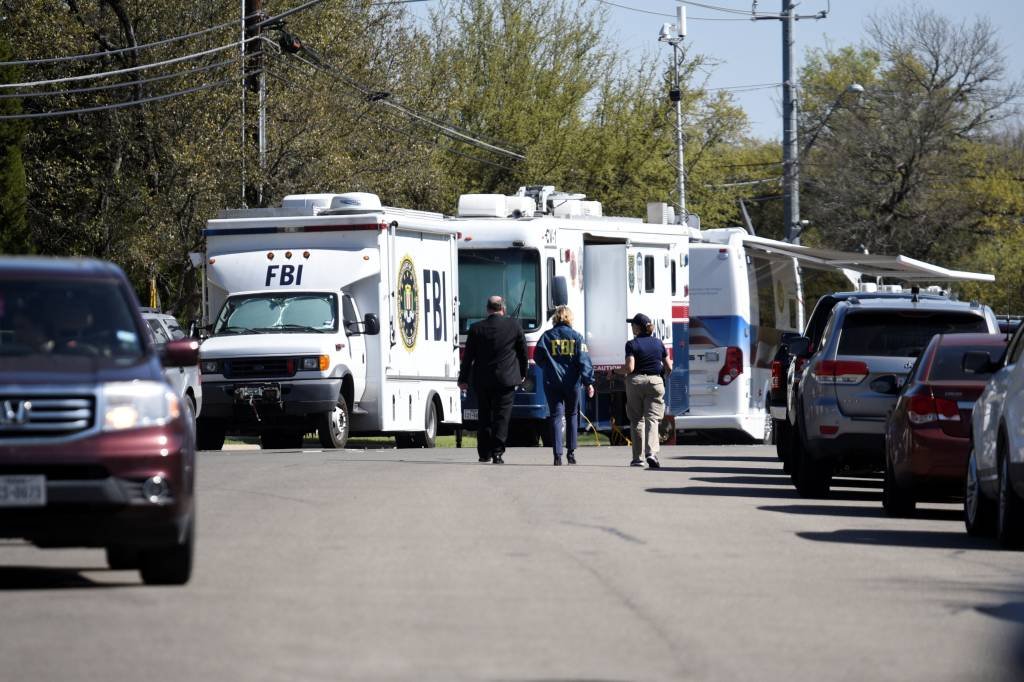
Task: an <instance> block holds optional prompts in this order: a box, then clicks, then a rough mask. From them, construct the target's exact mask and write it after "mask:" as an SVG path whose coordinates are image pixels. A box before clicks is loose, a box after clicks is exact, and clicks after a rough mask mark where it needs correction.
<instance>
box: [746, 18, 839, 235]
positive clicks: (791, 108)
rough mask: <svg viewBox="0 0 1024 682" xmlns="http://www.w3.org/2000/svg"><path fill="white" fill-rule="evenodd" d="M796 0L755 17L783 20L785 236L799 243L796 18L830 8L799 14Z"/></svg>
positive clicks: (783, 190) (783, 212) (783, 217)
mask: <svg viewBox="0 0 1024 682" xmlns="http://www.w3.org/2000/svg"><path fill="white" fill-rule="evenodd" d="M755 4H756V3H755ZM797 4H798V2H797V0H782V12H781V13H780V14H779V15H778V16H774V15H768V16H758V15H756V14H755V15H754V17H753V18H754V19H755V20H767V19H771V20H775V21H781V22H782V195H783V199H782V222H783V228H784V234H785V240H786V241H787V242H790V243H793V244H799V243H800V230H801V229H802V225H801V223H800V146H799V143H798V141H797V95H796V77H795V76H794V75H793V46H794V45H795V44H796V38H795V36H794V30H793V29H794V22H796V21H797V20H798V19H825V18H827V17H828V10H821V11H820V12H818V13H817V14H809V15H798V14H797V13H796V6H797Z"/></svg>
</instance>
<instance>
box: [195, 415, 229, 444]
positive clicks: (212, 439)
mask: <svg viewBox="0 0 1024 682" xmlns="http://www.w3.org/2000/svg"><path fill="white" fill-rule="evenodd" d="M224 432H225V427H224V423H223V422H220V421H215V420H212V419H200V420H198V421H197V422H196V449H197V450H220V449H221V448H223V447H224Z"/></svg>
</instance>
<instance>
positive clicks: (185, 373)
mask: <svg viewBox="0 0 1024 682" xmlns="http://www.w3.org/2000/svg"><path fill="white" fill-rule="evenodd" d="M140 311H141V312H142V319H143V320H145V321H146V324H147V325H148V326H149V330H148V331H149V333H150V340H151V341H152V342H153V345H155V346H156V347H157V349H163V347H164V344H166V343H167V342H168V341H178V340H180V339H185V338H188V334H186V333H185V332H184V331H183V330H182V328H181V325H179V324H178V321H177V320H176V319H174V316H173V315H168V314H167V313H161V312H159V311H157V310H154V309H153V308H141V309H140ZM164 376H165V377H166V378H167V383H169V384H170V385H171V387H172V388H173V389H174V392H175V393H176V394H177V395H178V397H179V398H181V400H182V403H183V404H184V405H185V409H190V410H192V422H191V423H193V424H194V423H195V420H196V417H198V416H199V411H200V410H201V409H202V408H203V387H202V384H201V383H200V381H199V367H198V366H197V365H191V366H189V367H165V368H164Z"/></svg>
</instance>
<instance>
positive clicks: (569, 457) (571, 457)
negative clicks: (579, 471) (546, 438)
mask: <svg viewBox="0 0 1024 682" xmlns="http://www.w3.org/2000/svg"><path fill="white" fill-rule="evenodd" d="M565 458H566V460H568V462H569V464H575V463H576V455H575V453H572V452H570V453H569V454H567V455H566V456H565Z"/></svg>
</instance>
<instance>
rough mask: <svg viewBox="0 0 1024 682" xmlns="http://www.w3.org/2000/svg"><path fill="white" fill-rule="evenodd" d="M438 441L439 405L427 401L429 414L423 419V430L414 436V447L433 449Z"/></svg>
mask: <svg viewBox="0 0 1024 682" xmlns="http://www.w3.org/2000/svg"><path fill="white" fill-rule="evenodd" d="M436 441H437V405H436V404H435V403H434V401H433V400H428V401H427V414H426V416H425V417H424V419H423V430H422V431H419V432H417V433H414V434H413V435H412V444H413V447H417V448H432V447H434V445H435V443H436Z"/></svg>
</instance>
